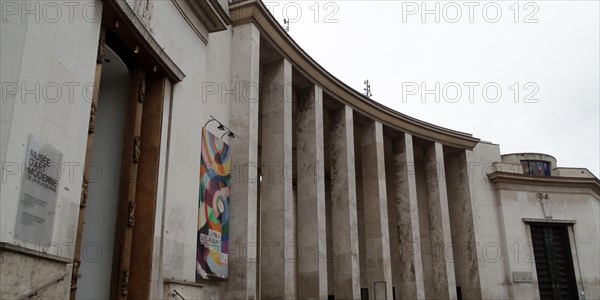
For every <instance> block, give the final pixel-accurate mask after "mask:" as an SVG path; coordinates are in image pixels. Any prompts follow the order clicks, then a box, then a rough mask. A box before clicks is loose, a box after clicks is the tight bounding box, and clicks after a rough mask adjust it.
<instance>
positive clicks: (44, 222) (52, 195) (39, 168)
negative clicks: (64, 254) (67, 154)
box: [15, 134, 63, 243]
mask: <svg viewBox="0 0 600 300" xmlns="http://www.w3.org/2000/svg"><path fill="white" fill-rule="evenodd" d="M62 157H63V155H62V153H61V152H59V151H58V150H57V149H56V148H54V147H52V146H51V145H49V144H47V143H46V142H44V141H42V140H41V139H39V138H37V137H35V136H33V135H31V134H30V135H29V146H28V148H27V161H26V162H25V164H24V165H25V170H24V175H23V185H22V187H21V201H20V203H19V215H18V217H17V227H16V230H15V238H17V239H19V240H24V241H29V242H34V243H48V242H51V241H52V232H53V229H54V219H55V213H56V199H57V197H58V188H59V183H60V176H61V165H62Z"/></svg>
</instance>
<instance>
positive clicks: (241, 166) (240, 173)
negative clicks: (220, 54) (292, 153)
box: [225, 24, 260, 299]
mask: <svg viewBox="0 0 600 300" xmlns="http://www.w3.org/2000/svg"><path fill="white" fill-rule="evenodd" d="M231 59H232V61H231V74H232V83H233V85H234V86H239V87H240V90H241V91H246V92H244V93H242V92H241V91H240V92H239V93H238V98H236V99H235V101H232V102H231V103H230V108H229V109H230V110H229V120H230V121H229V127H230V128H231V130H233V132H235V133H236V134H237V135H239V136H240V137H242V138H241V139H230V141H229V143H230V146H231V149H233V150H232V151H231V168H232V177H231V181H232V183H231V191H230V194H229V202H230V214H231V219H230V220H229V260H228V263H229V280H228V281H227V283H226V288H225V298H235V299H256V298H257V277H256V249H257V248H256V242H257V241H256V235H257V226H256V224H257V215H258V214H257V202H256V201H257V191H258V184H257V176H258V174H257V161H258V81H259V66H260V33H259V31H258V29H257V28H256V27H255V26H254V25H253V24H244V25H241V26H236V27H234V28H233V38H232V54H231Z"/></svg>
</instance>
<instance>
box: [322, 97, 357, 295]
mask: <svg viewBox="0 0 600 300" xmlns="http://www.w3.org/2000/svg"><path fill="white" fill-rule="evenodd" d="M330 123H331V132H330V135H329V138H330V142H331V202H332V204H331V205H332V208H331V223H332V230H331V231H332V233H333V237H332V240H333V246H334V247H335V249H334V250H336V251H334V253H333V259H334V262H333V270H334V274H335V277H334V281H335V283H334V291H333V294H334V295H335V297H336V299H360V269H359V261H358V224H357V222H358V221H357V216H356V179H355V172H354V147H351V146H350V147H349V146H348V145H354V128H353V123H354V121H353V116H352V109H351V108H350V107H348V106H345V107H344V108H342V109H341V110H338V111H334V112H332V113H331V122H330Z"/></svg>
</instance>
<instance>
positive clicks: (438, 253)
mask: <svg viewBox="0 0 600 300" xmlns="http://www.w3.org/2000/svg"><path fill="white" fill-rule="evenodd" d="M424 150H425V151H424V152H425V153H424V161H425V180H426V186H427V207H428V213H429V225H430V228H429V230H430V237H429V238H430V244H431V252H432V271H433V274H432V275H433V288H434V291H433V292H434V298H435V299H456V281H455V279H454V262H453V254H452V237H451V236H450V216H449V212H448V195H447V191H446V180H445V178H444V175H443V172H444V151H443V148H442V144H440V143H437V142H436V143H433V144H431V145H429V146H428V147H426V148H425V149H424Z"/></svg>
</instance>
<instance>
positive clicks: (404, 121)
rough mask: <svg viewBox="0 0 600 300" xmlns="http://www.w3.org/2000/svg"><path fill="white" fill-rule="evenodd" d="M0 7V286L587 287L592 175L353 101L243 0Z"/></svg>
mask: <svg viewBox="0 0 600 300" xmlns="http://www.w3.org/2000/svg"><path fill="white" fill-rule="evenodd" d="M54 12H59V13H60V14H57V13H54ZM1 22H2V24H1V25H2V27H1V29H0V30H1V47H2V48H1V60H2V63H1V65H2V71H1V72H2V73H1V75H2V102H1V116H2V121H1V124H2V127H1V145H0V150H1V153H0V154H1V160H2V182H1V187H2V189H1V191H0V193H1V197H2V201H1V220H0V222H1V223H0V224H1V230H0V255H1V259H0V298H2V299H26V298H28V297H32V296H39V297H41V298H45V297H47V298H58V299H66V298H70V299H306V298H310V299H577V298H578V299H598V298H600V257H599V256H598V253H600V241H599V235H600V216H599V214H600V181H599V180H598V178H596V177H595V176H594V175H593V174H592V173H591V172H589V171H588V170H587V169H581V168H563V167H558V166H557V162H556V159H555V158H554V157H552V156H550V155H546V154H539V153H517V154H507V155H501V153H500V148H499V146H498V145H496V144H493V143H490V142H486V141H482V140H480V139H478V138H475V137H473V136H472V135H470V134H466V133H462V132H458V131H455V130H451V129H448V128H443V127H439V126H436V125H433V124H429V123H426V122H424V121H421V120H418V119H415V118H412V117H410V116H407V115H404V114H401V113H399V112H397V111H394V110H392V109H390V108H388V107H385V106H383V105H381V104H379V103H377V102H375V101H373V100H371V99H370V98H368V97H366V96H364V95H362V94H360V93H359V92H357V91H355V90H353V89H352V88H350V87H349V86H347V85H346V84H344V83H343V82H341V81H340V80H338V79H337V78H336V77H334V76H333V75H331V74H330V73H329V72H328V71H327V70H325V69H324V68H323V67H322V66H321V65H319V64H318V63H317V62H315V61H314V60H313V59H312V58H311V57H310V56H309V55H308V54H307V53H306V52H305V51H304V50H302V48H300V46H299V45H298V44H296V42H295V41H294V40H293V39H292V38H291V37H290V35H288V34H287V32H286V31H285V29H284V28H282V27H281V26H280V25H279V23H278V22H277V21H276V20H275V18H274V17H273V16H272V15H271V14H270V13H269V11H268V10H267V8H266V6H265V5H264V4H263V3H262V2H260V1H257V0H242V1H233V2H217V1H216V0H190V1H184V0H169V1H167V0H164V1H152V0H128V1H126V0H105V1H100V0H95V1H85V2H68V1H59V2H49V1H3V3H2V20H1Z"/></svg>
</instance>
